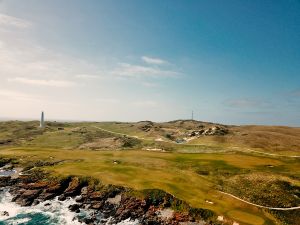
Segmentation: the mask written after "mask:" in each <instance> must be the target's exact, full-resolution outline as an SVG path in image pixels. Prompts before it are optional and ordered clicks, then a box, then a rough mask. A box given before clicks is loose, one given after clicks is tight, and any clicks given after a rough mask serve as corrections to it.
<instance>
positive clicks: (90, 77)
mask: <svg viewBox="0 0 300 225" xmlns="http://www.w3.org/2000/svg"><path fill="white" fill-rule="evenodd" d="M76 77H77V78H82V79H97V78H100V76H98V75H92V74H78V75H76Z"/></svg>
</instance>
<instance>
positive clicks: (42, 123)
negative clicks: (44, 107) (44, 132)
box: [40, 112, 45, 128]
mask: <svg viewBox="0 0 300 225" xmlns="http://www.w3.org/2000/svg"><path fill="white" fill-rule="evenodd" d="M40 128H45V120H44V112H42V114H41V121H40Z"/></svg>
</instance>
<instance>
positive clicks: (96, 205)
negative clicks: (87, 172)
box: [0, 170, 213, 225]
mask: <svg viewBox="0 0 300 225" xmlns="http://www.w3.org/2000/svg"><path fill="white" fill-rule="evenodd" d="M6 174H9V175H11V174H10V173H9V171H7V172H6ZM20 174H21V175H20V176H15V175H12V176H1V177H0V186H1V191H0V196H1V198H0V199H1V200H0V206H1V208H0V224H174V225H175V224H209V222H207V221H210V218H212V217H213V213H212V212H211V211H210V210H205V209H193V208H190V207H189V206H188V205H187V204H186V203H184V202H182V201H180V200H178V199H176V198H175V197H174V196H172V195H170V194H167V193H165V192H163V191H160V190H144V191H141V192H138V191H134V190H132V189H129V188H125V187H120V186H113V185H102V184H100V183H99V181H97V180H93V179H90V178H82V177H75V176H69V177H66V178H54V177H51V176H50V175H49V174H45V173H43V172H42V171H41V170H30V171H27V172H23V173H20ZM176 207H177V208H184V210H176ZM30 221H31V222H30Z"/></svg>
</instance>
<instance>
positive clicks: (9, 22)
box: [0, 13, 32, 29]
mask: <svg viewBox="0 0 300 225" xmlns="http://www.w3.org/2000/svg"><path fill="white" fill-rule="evenodd" d="M0 26H1V27H3V26H4V27H16V28H22V29H25V28H28V27H31V26H32V24H31V23H30V22H28V21H26V20H23V19H20V18H17V17H13V16H9V15H6V14H1V13H0Z"/></svg>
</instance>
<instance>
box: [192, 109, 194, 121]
mask: <svg viewBox="0 0 300 225" xmlns="http://www.w3.org/2000/svg"><path fill="white" fill-rule="evenodd" d="M192 120H194V111H193V110H192Z"/></svg>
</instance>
